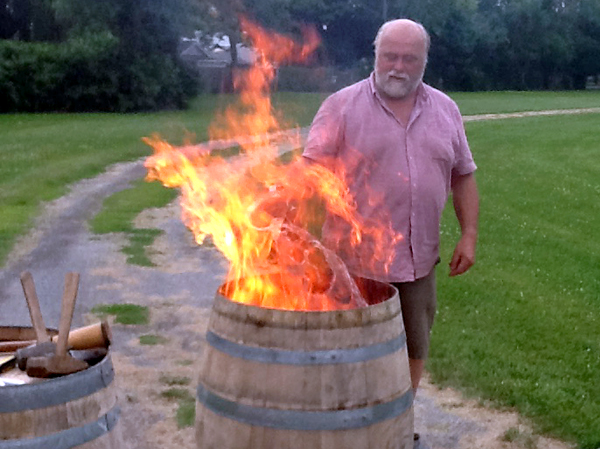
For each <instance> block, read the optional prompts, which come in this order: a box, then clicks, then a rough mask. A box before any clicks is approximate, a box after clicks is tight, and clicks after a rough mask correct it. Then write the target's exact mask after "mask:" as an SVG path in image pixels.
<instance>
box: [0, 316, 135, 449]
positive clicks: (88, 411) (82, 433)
mask: <svg viewBox="0 0 600 449" xmlns="http://www.w3.org/2000/svg"><path fill="white" fill-rule="evenodd" d="M2 330H3V332H2V334H3V335H4V336H6V335H9V334H10V335H11V339H13V340H14V339H15V338H12V337H14V336H16V335H17V334H18V336H19V337H20V338H21V339H23V340H28V339H31V338H35V336H34V334H33V330H31V332H29V331H27V330H25V329H21V330H18V329H17V328H13V329H7V328H3V329H2ZM5 331H6V332H5ZM13 334H14V335H13ZM5 338H6V337H5ZM114 377H115V376H114V370H113V365H112V361H111V358H110V352H109V354H108V355H107V356H105V357H104V359H102V361H100V362H99V363H98V364H96V365H94V366H91V367H89V368H87V369H86V370H84V371H80V372H78V373H73V374H69V375H67V376H63V377H57V378H53V379H36V380H34V381H33V382H32V383H27V384H23V385H14V386H3V387H0V449H69V448H81V449H117V448H119V449H120V448H123V447H124V446H123V442H122V438H121V430H120V427H119V426H118V425H117V424H118V421H119V414H120V411H119V406H118V403H117V392H116V387H115V382H114Z"/></svg>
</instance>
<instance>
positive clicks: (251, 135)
mask: <svg viewBox="0 0 600 449" xmlns="http://www.w3.org/2000/svg"><path fill="white" fill-rule="evenodd" d="M242 27H243V30H244V33H245V34H246V36H247V37H248V39H249V40H250V41H251V42H252V44H253V47H254V48H255V49H256V50H257V52H258V59H257V61H256V63H255V64H254V66H253V67H251V68H250V69H249V70H248V71H246V72H239V73H237V76H236V80H235V84H236V85H237V86H238V87H239V88H240V89H241V94H240V103H239V104H237V105H234V106H232V107H230V108H228V109H227V110H226V111H225V112H224V113H223V114H221V115H220V116H218V117H217V118H216V120H215V122H214V124H213V126H212V127H211V129H210V136H211V139H213V140H214V139H228V140H233V141H235V142H237V144H238V145H239V146H240V147H241V149H242V154H241V156H240V157H238V158H233V159H228V160H225V159H223V158H220V157H218V156H216V155H215V154H214V152H211V151H210V149H209V146H201V145H197V146H188V147H184V148H181V147H173V146H171V145H169V144H168V143H167V142H164V141H162V140H160V139H159V138H158V137H153V138H149V139H146V142H147V143H148V144H149V145H151V146H152V147H153V148H154V150H155V152H154V155H152V156H150V157H149V158H148V159H147V160H146V163H145V166H146V168H147V170H148V177H147V178H148V179H149V180H160V181H161V182H162V183H163V184H164V185H165V186H168V187H174V188H179V189H180V190H181V206H182V219H183V221H184V223H185V224H186V225H187V226H188V227H189V228H190V229H191V231H192V232H193V233H194V235H195V238H196V241H197V242H198V243H202V242H203V241H204V239H205V238H207V237H208V236H210V237H211V239H212V241H213V243H214V244H215V246H216V247H217V248H218V249H219V250H220V251H221V252H222V253H223V254H224V256H225V257H226V258H227V260H228V261H229V263H230V269H229V273H228V276H227V285H228V286H229V287H228V291H227V296H228V297H229V298H231V299H233V300H234V301H238V302H242V303H246V304H252V305H258V306H262V307H269V308H279V309H287V310H336V309H348V308H356V307H362V306H366V302H365V300H364V299H363V298H362V296H361V294H360V292H359V290H358V289H357V287H356V285H355V283H354V281H353V280H352V277H351V276H350V275H349V273H348V270H347V269H346V267H345V266H344V264H343V262H342V261H341V259H340V258H339V257H338V256H337V255H336V254H335V253H334V252H333V251H332V250H330V249H328V248H327V247H325V246H324V245H323V244H322V243H321V242H320V241H319V240H318V239H317V238H316V237H315V236H313V235H311V234H310V233H309V232H308V229H311V228H314V227H315V223H318V222H319V214H317V216H315V214H314V211H315V208H314V207H311V205H312V204H314V203H315V201H318V203H319V204H321V205H322V207H323V209H324V210H325V212H324V213H326V214H329V215H332V216H336V217H338V218H339V219H342V220H344V221H345V222H346V223H347V224H348V235H346V236H344V238H345V239H346V240H347V241H348V242H349V244H350V245H351V246H354V245H358V244H360V243H361V242H362V241H363V239H368V241H369V242H374V244H373V245H371V246H370V249H372V254H371V258H372V259H373V260H378V261H383V262H384V265H385V261H386V260H391V256H392V254H391V253H390V251H391V248H392V247H393V245H391V244H390V242H393V240H394V239H397V238H401V237H400V236H396V235H394V234H393V233H392V232H390V230H389V227H388V226H387V225H386V224H383V223H377V224H375V225H374V224H372V223H369V224H368V225H367V224H366V223H365V222H364V221H363V220H362V219H361V217H360V216H359V215H358V214H357V213H356V208H355V205H354V202H353V199H352V197H351V196H350V195H349V193H348V189H347V187H346V182H345V179H344V174H343V173H333V172H332V171H330V170H329V169H328V168H326V167H324V166H321V165H318V164H308V163H302V162H301V161H300V160H298V159H297V160H294V161H292V162H291V163H289V164H283V163H281V162H280V161H279V159H278V157H277V156H278V151H279V144H281V139H282V138H284V136H287V137H286V138H287V139H288V141H289V142H290V143H292V145H291V146H292V148H297V147H299V146H300V139H299V133H298V132H294V133H278V132H279V131H280V130H281V129H282V127H283V126H284V125H281V124H280V123H279V122H278V120H277V119H276V116H275V114H274V111H273V107H272V104H271V98H270V93H269V87H270V85H271V82H272V80H273V78H274V74H275V67H277V66H280V65H282V64H287V63H298V62H301V61H303V60H305V59H306V58H307V57H308V56H309V55H310V54H311V53H312V52H313V51H314V50H315V49H316V48H317V46H318V44H319V40H318V36H317V34H316V32H315V31H311V30H305V32H304V43H302V44H298V43H296V42H294V41H293V40H292V39H289V38H287V37H284V36H281V35H277V34H268V33H266V32H265V31H263V30H262V29H260V28H258V27H257V26H256V25H254V24H253V23H251V22H249V21H247V20H242ZM274 133H276V135H277V142H274V141H273V140H272V138H271V136H273V135H274ZM320 215H321V216H322V215H323V214H320ZM321 218H322V217H321Z"/></svg>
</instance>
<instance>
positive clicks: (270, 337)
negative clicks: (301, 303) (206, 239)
mask: <svg viewBox="0 0 600 449" xmlns="http://www.w3.org/2000/svg"><path fill="white" fill-rule="evenodd" d="M377 284H378V287H379V288H378V290H379V291H384V292H386V296H385V298H384V299H383V300H381V302H379V303H376V304H373V305H370V306H368V307H364V308H359V309H353V310H343V311H332V312H299V311H287V310H274V309H267V308H261V307H254V306H248V305H244V304H240V303H237V302H233V301H230V300H229V299H227V298H226V297H225V296H223V295H222V294H220V293H217V295H216V297H215V301H214V304H213V308H212V312H211V317H210V321H209V325H208V330H207V333H206V342H207V344H206V345H205V349H204V351H203V357H202V362H201V365H200V371H199V383H198V390H197V400H196V441H197V446H198V448H201V449H234V448H235V449H258V448H260V449H270V448H273V449H275V448H277V449H284V448H286V449H306V448H311V449H325V448H328V449H347V448H353V449H412V448H413V394H412V388H411V381H410V372H409V368H408V357H407V351H406V337H405V333H404V325H403V321H402V314H401V310H400V301H399V299H398V292H397V290H396V289H395V288H393V287H391V286H388V285H387V284H381V283H377ZM221 291H223V288H222V289H221ZM370 302H377V301H370Z"/></svg>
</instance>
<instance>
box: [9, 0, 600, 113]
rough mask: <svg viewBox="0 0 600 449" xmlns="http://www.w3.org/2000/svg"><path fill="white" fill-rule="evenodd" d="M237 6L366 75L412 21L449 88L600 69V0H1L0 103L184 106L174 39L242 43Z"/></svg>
mask: <svg viewBox="0 0 600 449" xmlns="http://www.w3.org/2000/svg"><path fill="white" fill-rule="evenodd" d="M238 14H244V15H245V16H247V17H249V18H251V19H253V20H255V21H257V22H258V23H259V24H261V25H263V26H265V27H267V28H271V29H274V30H276V31H280V32H283V33H286V34H292V35H294V34H298V35H300V29H301V27H302V26H305V25H307V24H309V25H312V26H314V27H316V28H317V30H318V31H319V33H320V35H321V37H322V46H321V48H320V49H319V51H318V54H317V55H316V57H315V58H314V59H313V61H312V64H313V65H318V66H328V67H337V68H340V69H354V70H355V71H357V72H359V73H361V74H366V73H368V72H369V71H370V70H371V68H372V62H373V45H372V42H373V39H374V36H375V34H376V31H377V29H378V28H379V26H380V25H381V24H382V23H383V22H384V21H385V20H388V19H392V18H397V17H407V18H411V19H414V20H417V21H419V22H421V23H422V24H423V25H424V26H425V27H426V28H427V29H428V30H429V32H430V34H431V39H432V47H431V52H430V57H429V65H428V70H427V72H426V81H427V82H429V83H431V84H433V85H435V86H437V87H440V88H442V89H445V90H463V91H464V90H505V89H512V90H533V89H582V88H584V87H585V83H586V78H587V77H589V76H597V75H598V74H599V73H600V1H598V0H219V1H216V0H95V1H89V0H0V111H14V110H23V111H43V110H73V111H78V110H104V111H135V110H152V109H163V108H179V107H184V106H185V104H186V101H187V100H188V99H189V98H191V97H192V96H194V95H195V94H196V93H197V91H198V84H197V79H196V78H197V77H195V76H194V74H192V73H190V71H189V70H188V69H186V67H185V66H184V65H182V63H181V61H180V60H179V58H178V52H179V49H178V44H179V41H180V38H181V37H182V36H186V35H192V34H193V31H194V30H198V29H201V30H203V31H204V32H205V33H208V34H210V33H217V32H220V33H224V34H227V35H229V36H230V38H231V42H232V43H234V44H235V43H236V42H240V41H241V40H242V39H243V36H242V34H241V32H240V29H239V24H238V21H237V16H238ZM233 48H235V47H233ZM234 57H235V52H234Z"/></svg>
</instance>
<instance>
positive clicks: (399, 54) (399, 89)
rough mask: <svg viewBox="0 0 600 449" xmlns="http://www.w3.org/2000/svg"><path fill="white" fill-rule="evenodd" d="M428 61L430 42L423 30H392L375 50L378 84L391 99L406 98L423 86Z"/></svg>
mask: <svg viewBox="0 0 600 449" xmlns="http://www.w3.org/2000/svg"><path fill="white" fill-rule="evenodd" d="M426 64H427V50H426V43H425V40H424V38H423V35H422V33H421V32H419V30H414V29H410V28H409V29H406V28H397V29H392V30H389V31H388V32H386V33H385V34H384V35H383V36H382V37H381V40H380V42H379V45H378V47H377V49H376V52H375V83H376V85H377V87H378V88H379V89H380V90H381V91H382V92H383V93H384V94H385V95H387V96H388V97H390V98H395V99H402V98H406V97H407V96H409V95H410V94H412V93H413V92H414V91H415V90H416V89H417V87H418V86H419V83H420V82H421V80H422V79H423V74H424V73H425V65H426Z"/></svg>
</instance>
